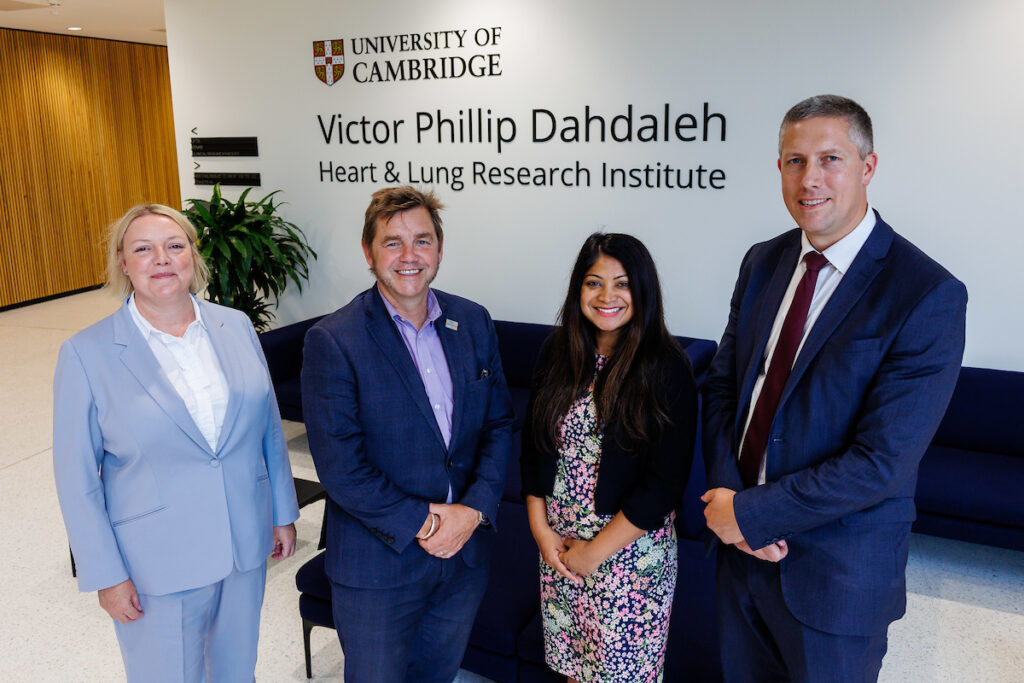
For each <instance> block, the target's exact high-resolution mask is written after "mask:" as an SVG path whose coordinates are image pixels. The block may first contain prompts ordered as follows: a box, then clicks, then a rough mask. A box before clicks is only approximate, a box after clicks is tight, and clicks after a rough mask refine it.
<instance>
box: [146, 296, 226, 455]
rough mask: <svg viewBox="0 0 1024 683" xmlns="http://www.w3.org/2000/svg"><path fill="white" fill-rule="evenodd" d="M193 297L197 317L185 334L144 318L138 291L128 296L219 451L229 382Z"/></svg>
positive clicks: (187, 404) (155, 352)
mask: <svg viewBox="0 0 1024 683" xmlns="http://www.w3.org/2000/svg"><path fill="white" fill-rule="evenodd" d="M191 299H192V308H193V310H194V311H195V316H196V319H195V320H194V321H192V324H190V325H189V326H188V329H186V330H185V334H183V335H182V336H181V337H175V336H174V335H172V334H167V333H166V332H161V331H160V330H158V329H156V328H155V327H153V326H152V325H151V324H150V323H149V321H148V320H146V319H145V318H143V317H142V314H141V313H140V312H139V308H138V306H136V304H135V294H134V293H133V294H132V295H131V297H129V299H128V310H129V311H130V312H131V314H132V319H133V320H134V321H135V325H136V326H137V327H138V328H139V331H140V332H142V336H143V338H144V339H145V340H146V342H147V343H148V344H149V348H150V349H151V350H152V351H153V355H154V356H156V360H157V363H159V364H160V369H161V370H162V371H163V373H164V375H165V376H166V377H167V379H169V380H170V382H171V386H173V387H174V390H175V391H176V392H178V395H179V396H181V400H182V401H184V402H185V407H186V408H188V414H189V415H191V416H192V420H193V421H194V422H195V423H196V426H197V427H198V428H199V431H200V432H202V435H203V436H204V437H205V438H206V442H207V443H208V444H209V445H210V450H212V451H216V450H217V439H219V438H220V430H221V428H222V427H223V426H224V414H225V413H226V412H227V408H228V383H227V379H226V378H225V377H224V372H223V370H222V369H221V366H220V362H219V361H218V360H217V354H216V353H215V352H214V350H213V342H212V341H211V340H210V333H209V332H208V331H207V329H206V325H205V324H204V323H203V316H202V314H201V313H200V312H199V302H198V301H196V299H195V297H191Z"/></svg>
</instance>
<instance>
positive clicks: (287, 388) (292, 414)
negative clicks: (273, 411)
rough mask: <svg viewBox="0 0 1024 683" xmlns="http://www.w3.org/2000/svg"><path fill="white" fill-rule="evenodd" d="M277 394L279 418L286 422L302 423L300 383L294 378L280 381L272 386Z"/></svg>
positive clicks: (297, 378) (298, 379) (299, 380)
mask: <svg viewBox="0 0 1024 683" xmlns="http://www.w3.org/2000/svg"><path fill="white" fill-rule="evenodd" d="M274 393H276V394H277V405H278V407H279V408H280V409H281V417H283V418H284V419H286V420H295V421H296V422H302V381H301V379H300V378H299V377H298V376H296V377H292V378H290V379H285V380H281V381H280V382H278V383H277V384H275V385H274Z"/></svg>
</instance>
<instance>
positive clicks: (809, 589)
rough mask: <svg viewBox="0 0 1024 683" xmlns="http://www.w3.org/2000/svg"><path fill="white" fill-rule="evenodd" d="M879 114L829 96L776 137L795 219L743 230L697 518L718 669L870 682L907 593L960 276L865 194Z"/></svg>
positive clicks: (954, 360) (961, 296)
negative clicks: (751, 233) (716, 628)
mask: <svg viewBox="0 0 1024 683" xmlns="http://www.w3.org/2000/svg"><path fill="white" fill-rule="evenodd" d="M877 163H878V157H877V155H876V154H875V153H874V151H873V147H872V132H871V120H870V118H869V117H868V115H867V112H865V111H864V110H863V109H862V108H861V107H860V106H859V105H858V104H857V103H856V102H853V101H852V100H849V99H846V98H843V97H837V96H834V95H822V96H817V97H812V98H809V99H807V100H804V101H803V102H800V103H799V104H797V105H796V106H794V107H793V108H792V109H791V110H790V111H789V112H788V113H787V114H786V117H785V118H784V120H783V122H782V127H781V130H780V132H779V160H778V166H779V171H780V172H781V175H782V194H783V198H784V200H785V202H786V207H787V208H788V209H789V212H790V214H791V215H792V216H793V218H794V220H795V221H796V223H797V225H798V226H799V229H797V230H791V231H789V232H786V233H784V234H782V235H780V236H778V237H776V238H775V239H772V240H769V241H767V242H762V243H760V244H756V245H754V246H753V247H752V248H751V249H750V251H748V252H747V254H746V256H745V257H744V259H743V263H742V265H741V266H740V274H739V279H738V280H737V282H736V287H735V290H734V292H733V296H732V302H731V309H730V313H729V322H728V325H727V326H726V329H725V333H724V335H723V337H722V341H721V345H720V347H719V351H718V354H717V355H716V357H715V359H714V361H713V363H712V365H711V369H710V371H709V375H708V378H707V381H706V382H705V384H704V456H705V460H706V464H707V469H708V487H709V490H708V491H707V493H705V494H704V497H703V500H704V502H705V503H707V506H706V508H705V512H704V514H705V517H706V518H707V524H708V527H709V528H710V529H711V530H712V531H713V532H714V534H715V536H716V537H717V540H718V541H719V543H718V599H719V614H720V623H721V630H722V663H723V667H724V670H725V675H726V679H727V680H730V681H743V682H744V683H746V682H748V681H777V680H794V681H873V680H876V679H877V677H878V672H879V669H880V668H881V663H882V657H883V656H884V655H885V650H886V633H887V630H888V626H889V624H890V623H891V622H893V621H894V620H896V619H899V618H900V617H901V616H902V615H903V613H904V611H905V608H906V583H905V570H906V562H907V552H908V543H909V536H910V526H911V522H912V521H913V520H914V518H915V514H916V512H915V508H914V487H915V485H916V480H917V468H918V463H919V462H920V459H921V456H922V455H923V454H924V451H925V448H926V447H927V446H928V443H929V442H930V441H931V438H932V436H933V435H934V433H935V430H936V429H937V428H938V425H939V421H940V420H941V419H942V416H943V414H944V412H945V409H946V405H947V403H948V402H949V398H950V396H951V394H952V392H953V387H954V385H955V383H956V379H957V375H958V373H959V369H960V361H961V359H962V356H963V348H964V318H965V310H966V305H967V290H966V289H965V288H964V285H963V284H962V283H961V282H959V281H958V280H956V279H955V278H954V277H953V276H952V275H950V274H949V272H947V271H946V270H945V269H943V268H942V267H941V266H940V265H939V264H937V263H936V262H935V261H933V260H932V259H930V258H929V257H928V256H926V255H925V254H924V253H922V252H921V251H920V250H918V249H917V248H916V247H914V245H912V244H911V243H910V242H908V241H907V240H906V239H904V238H903V237H901V236H899V235H898V234H896V233H895V232H894V231H893V229H892V228H891V227H889V225H887V224H886V223H885V221H883V220H882V218H881V216H879V214H878V213H877V212H875V211H873V210H872V208H871V207H870V205H869V204H868V199H867V186H868V183H870V182H871V179H872V177H873V176H874V173H875V169H876V166H877Z"/></svg>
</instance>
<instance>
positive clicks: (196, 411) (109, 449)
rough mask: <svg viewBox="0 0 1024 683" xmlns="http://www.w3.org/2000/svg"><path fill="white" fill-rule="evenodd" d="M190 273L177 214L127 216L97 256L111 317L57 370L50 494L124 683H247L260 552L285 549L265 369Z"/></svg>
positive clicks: (140, 210) (76, 339)
mask: <svg viewBox="0 0 1024 683" xmlns="http://www.w3.org/2000/svg"><path fill="white" fill-rule="evenodd" d="M207 276H208V270H207V269H206V266H205V264H204V263H203V261H202V258H201V256H200V255H199V252H198V250H197V249H196V230H195V228H194V227H193V226H192V225H191V224H190V223H189V222H188V219H186V218H185V217H184V216H182V215H181V214H180V213H179V212H177V211H175V210H174V209H171V208H168V207H165V206H160V205H156V204H151V205H140V206H136V207H134V208H132V209H131V210H129V211H128V213H126V214H125V215H124V216H123V217H122V218H121V219H120V220H119V221H118V222H117V223H115V224H114V225H112V226H111V229H110V244H109V249H108V263H107V285H108V287H109V288H110V289H111V290H112V291H114V292H115V293H116V294H117V295H118V296H119V297H122V298H125V302H124V305H123V306H121V308H120V309H119V310H118V311H117V312H116V313H114V314H113V315H111V316H110V317H108V318H105V319H103V320H101V321H100V322H98V323H96V324H95V325H93V326H91V327H89V328H87V329H85V330H83V331H82V332H79V333H78V334H76V335H75V336H73V337H72V338H71V339H69V340H68V341H67V342H65V343H64V345H63V346H62V347H61V350H60V356H59V358H58V361H57V372H56V376H55V378H54V415H53V418H54V419H53V460H54V474H55V477H56V482H57V494H58V497H59V498H60V505H61V510H62V512H63V514H64V523H65V526H66V527H67V531H68V538H69V539H70V542H71V548H72V551H73V552H74V555H75V560H76V562H77V567H78V582H79V589H80V590H82V591H93V590H96V591H98V592H99V602H100V605H101V606H102V607H103V609H105V610H106V611H107V612H108V613H109V614H110V616H111V617H112V618H113V619H114V622H115V623H114V627H115V630H116V632H117V637H118V641H119V642H120V645H121V653H122V655H123V657H124V664H125V671H126V674H127V678H128V680H129V681H146V682H147V683H149V682H152V681H181V682H192V681H204V680H210V681H217V682H220V681H251V680H253V671H254V669H255V666H256V645H257V639H258V636H259V616H260V608H261V606H262V604H263V589H264V584H265V580H266V567H267V564H266V562H267V556H268V555H271V554H272V556H273V557H275V558H284V557H288V556H290V555H291V554H292V553H293V552H294V550H295V526H294V524H292V522H294V521H295V519H297V518H298V516H299V511H298V505H297V503H296V501H295V488H294V484H293V482H292V476H291V467H290V465H289V463H288V451H287V447H286V445H285V440H284V436H283V433H282V429H281V418H280V416H279V414H278V409H277V401H276V399H275V397H274V391H273V387H272V385H271V383H270V377H269V375H268V372H267V368H266V361H265V359H264V358H263V352H262V350H261V348H260V344H259V341H258V340H257V338H256V333H255V331H254V330H253V327H252V325H251V324H250V322H249V320H248V319H247V318H246V316H245V315H244V314H242V313H240V312H238V311H235V310H232V309H228V308H224V307H222V306H217V305H215V304H211V303H208V302H205V301H199V300H198V299H197V298H196V297H195V296H194V293H195V292H197V291H200V290H202V289H203V287H204V286H205V283H206V278H207Z"/></svg>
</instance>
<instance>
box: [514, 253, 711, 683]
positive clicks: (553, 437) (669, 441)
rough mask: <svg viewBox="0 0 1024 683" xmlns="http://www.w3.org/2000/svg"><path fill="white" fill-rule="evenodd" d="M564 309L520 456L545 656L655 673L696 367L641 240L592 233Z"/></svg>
mask: <svg viewBox="0 0 1024 683" xmlns="http://www.w3.org/2000/svg"><path fill="white" fill-rule="evenodd" d="M559 317H560V325H559V326H558V327H557V328H556V329H555V331H554V332H553V333H552V334H551V337H550V338H549V339H548V340H547V342H545V345H544V348H543V350H542V351H541V357H540V360H539V362H538V366H537V372H536V376H535V380H534V388H533V392H532V394H531V396H530V405H529V407H528V409H527V419H526V424H525V425H524V427H523V454H522V459H521V464H522V473H523V493H524V495H525V496H526V501H527V510H528V513H529V518H530V529H531V531H532V532H533V537H534V540H536V542H537V547H538V548H539V550H540V556H541V559H540V575H541V608H542V617H543V622H544V649H545V655H546V659H547V663H548V665H549V666H550V667H551V668H552V669H553V670H555V671H557V672H559V673H561V674H564V675H565V676H566V677H567V678H568V679H569V680H570V681H586V682H588V683H590V682H597V681H605V682H609V683H610V682H616V683H621V682H626V681H628V682H630V683H632V682H633V681H657V680H660V679H661V674H662V669H663V666H664V661H665V643H666V638H667V636H668V622H669V615H670V612H671V609H672V596H673V594H674V592H675V582H676V535H675V528H674V526H673V519H674V514H673V510H674V509H675V508H676V507H677V506H678V505H679V502H680V499H681V497H682V493H683V490H684V489H685V488H686V479H687V475H688V474H689V471H690V464H691V461H692V458H693V442H694V434H695V431H696V420H697V389H696V385H695V383H694V380H693V373H692V370H691V368H690V363H689V361H688V360H687V358H686V356H685V354H684V353H683V351H682V350H681V349H680V347H679V345H678V344H677V343H676V341H675V339H674V338H673V337H672V336H671V335H670V334H669V333H668V331H667V330H666V328H665V321H664V313H663V308H662V299H661V287H660V285H659V283H658V274H657V271H656V269H655V266H654V261H653V259H652V258H651V255H650V253H649V252H648V251H647V249H646V247H644V245H643V244H642V243H641V242H640V241H639V240H637V239H636V238H635V237H631V236H629V235H622V234H615V233H612V234H601V233H595V234H593V235H591V236H590V237H589V238H588V239H587V241H586V242H585V243H584V244H583V247H582V249H581V250H580V253H579V256H578V258H577V260H576V265H575V266H574V267H573V271H572V275H571V277H570V280H569V291H568V293H567V294H566V298H565V303H564V304H563V306H562V311H561V313H560V316H559Z"/></svg>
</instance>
